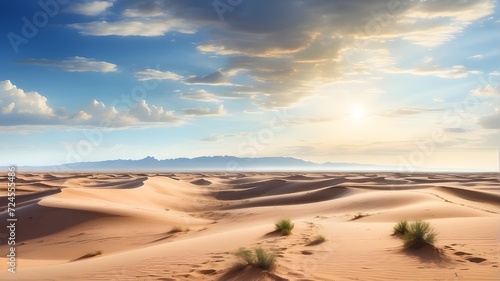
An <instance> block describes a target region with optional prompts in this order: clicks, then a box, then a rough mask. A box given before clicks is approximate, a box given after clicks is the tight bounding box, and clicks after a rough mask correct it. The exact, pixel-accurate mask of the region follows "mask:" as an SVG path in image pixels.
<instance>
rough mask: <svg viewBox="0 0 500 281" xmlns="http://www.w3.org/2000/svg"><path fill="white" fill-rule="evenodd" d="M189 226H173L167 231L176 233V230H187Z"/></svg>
mask: <svg viewBox="0 0 500 281" xmlns="http://www.w3.org/2000/svg"><path fill="white" fill-rule="evenodd" d="M188 231H189V228H182V227H180V226H174V227H173V228H172V229H171V230H170V231H169V232H168V233H178V232H188Z"/></svg>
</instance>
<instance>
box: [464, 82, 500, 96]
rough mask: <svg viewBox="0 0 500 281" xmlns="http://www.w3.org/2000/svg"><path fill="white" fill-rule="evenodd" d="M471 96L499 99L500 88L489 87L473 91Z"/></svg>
mask: <svg viewBox="0 0 500 281" xmlns="http://www.w3.org/2000/svg"><path fill="white" fill-rule="evenodd" d="M470 94H471V95H473V96H477V97H497V96H500V86H492V85H487V86H485V87H481V88H477V89H474V90H472V91H471V92H470Z"/></svg>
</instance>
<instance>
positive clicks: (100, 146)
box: [0, 0, 500, 171]
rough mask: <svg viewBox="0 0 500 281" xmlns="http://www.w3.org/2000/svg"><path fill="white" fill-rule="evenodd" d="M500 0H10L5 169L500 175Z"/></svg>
mask: <svg viewBox="0 0 500 281" xmlns="http://www.w3.org/2000/svg"><path fill="white" fill-rule="evenodd" d="M499 11H500V8H499V5H498V3H497V2H496V1H491V0H472V1H388V0H382V1H378V0H377V1H293V0H292V1H290V0H287V1H284V0H283V1H255V0H252V1H250V0H239V1H75V2H73V1H71V2H70V1H62V0H61V1H55V0H53V1H40V2H38V1H2V2H1V3H0V13H1V18H2V25H1V27H0V28H1V33H2V34H4V37H3V38H4V39H3V40H2V43H1V45H0V59H1V61H2V65H3V67H2V68H1V69H0V126H1V130H0V134H1V135H0V155H2V157H1V159H0V165H14V164H15V165H55V164H65V163H68V162H79V161H101V160H109V159H141V158H144V157H146V156H153V157H156V158H158V159H166V158H177V157H197V156H213V155H231V156H236V157H265V156H287V157H296V158H300V159H304V160H307V161H313V162H327V161H330V162H354V163H367V164H378V165H391V166H401V165H403V166H404V165H410V166H412V167H415V168H417V169H418V168H440V169H457V170H461V169H473V170H483V171H498V168H499V167H498V166H499V152H498V151H499V143H500V135H499V129H500V113H499V102H500V91H499V87H500V86H499V84H500V72H499V71H500V70H499V68H498V66H499V62H500V50H499V48H498V46H500V33H499V32H498V30H499V28H500V12H499Z"/></svg>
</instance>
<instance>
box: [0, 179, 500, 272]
mask: <svg viewBox="0 0 500 281" xmlns="http://www.w3.org/2000/svg"><path fill="white" fill-rule="evenodd" d="M18 177H19V178H18V179H17V182H16V184H17V190H18V193H17V198H16V200H17V206H16V207H17V209H16V213H17V218H18V222H17V225H16V251H17V257H18V259H17V262H18V266H17V273H15V274H12V273H9V272H7V270H6V261H7V258H6V257H2V258H0V260H1V264H2V265H1V267H0V269H1V271H0V280H390V279H393V280H498V276H500V269H499V262H500V260H499V259H500V252H499V249H500V181H499V176H498V175H497V174H408V175H405V174H400V173H378V174H374V173H303V174H299V173H239V174H213V173H178V174H135V175H134V174H98V173H94V174H93V173H80V174H48V173H43V174H37V173H30V174H22V173H20V174H19V175H18ZM0 180H5V177H0ZM1 188H3V189H6V186H4V185H2V186H1ZM3 194H5V192H4V193H3ZM7 202H8V201H7V198H6V197H1V198H0V203H1V206H2V212H1V213H0V220H2V221H4V222H5V221H6V220H7V213H6V211H5V209H6V206H7ZM355 216H359V218H357V219H354V218H355ZM285 217H286V218H291V219H292V220H293V221H294V223H295V228H294V230H293V233H292V235H290V236H280V235H279V234H276V233H274V232H273V230H274V222H275V221H276V220H277V219H280V218H285ZM416 219H425V220H426V221H428V222H429V223H431V224H432V225H433V226H434V228H435V229H436V231H437V232H438V233H439V234H438V240H437V242H436V244H435V246H436V247H437V250H436V249H430V248H424V249H420V250H414V251H410V250H404V249H403V247H402V242H401V239H400V238H398V237H396V236H394V235H391V234H392V227H393V226H394V224H395V223H396V222H398V221H400V220H416ZM316 235H323V236H324V237H326V239H327V241H326V242H324V243H321V244H314V245H311V244H310V241H311V239H313V238H314V237H315V236H316ZM4 238H5V237H3V238H2V239H0V240H1V241H0V251H2V253H6V252H7V249H8V245H7V244H6V239H4ZM257 246H260V247H262V248H264V249H266V250H269V251H271V252H274V253H275V254H276V255H277V267H276V268H275V270H273V271H265V270H261V269H258V268H252V267H235V264H238V263H239V262H241V261H240V260H239V259H238V258H237V257H236V256H235V255H234V252H235V251H236V250H237V249H238V248H239V247H248V248H252V247H257Z"/></svg>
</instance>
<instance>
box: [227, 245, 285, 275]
mask: <svg viewBox="0 0 500 281" xmlns="http://www.w3.org/2000/svg"><path fill="white" fill-rule="evenodd" d="M236 256H238V257H240V258H241V259H243V260H244V261H245V263H246V264H247V265H251V266H254V267H259V268H262V269H266V270H269V269H273V268H274V266H275V264H276V256H275V255H274V254H272V253H268V252H266V251H265V250H264V249H262V248H260V247H259V248H255V249H254V251H253V252H252V250H248V249H245V248H240V249H239V250H238V251H237V252H236Z"/></svg>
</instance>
